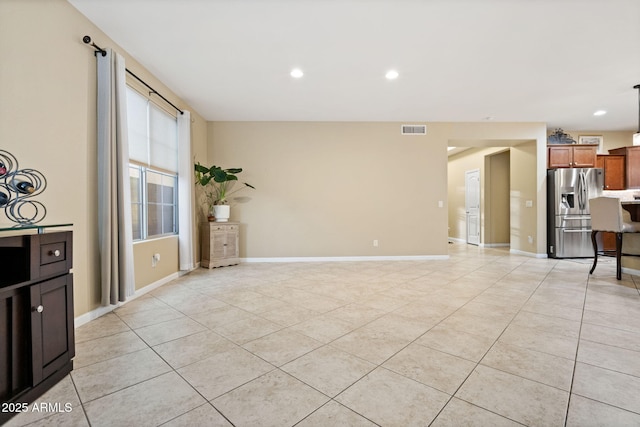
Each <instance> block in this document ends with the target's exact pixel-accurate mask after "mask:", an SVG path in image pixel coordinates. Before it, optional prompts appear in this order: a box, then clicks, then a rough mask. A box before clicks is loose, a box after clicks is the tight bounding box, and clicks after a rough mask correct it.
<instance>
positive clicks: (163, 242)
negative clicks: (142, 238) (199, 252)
mask: <svg viewBox="0 0 640 427" xmlns="http://www.w3.org/2000/svg"><path fill="white" fill-rule="evenodd" d="M155 254H159V255H160V261H158V262H157V263H156V265H155V267H154V266H153V265H152V263H151V258H152V257H153V256H154V255H155ZM133 258H134V262H135V266H136V270H135V278H136V290H139V289H142V288H144V287H145V286H147V285H149V284H151V283H154V282H157V281H160V280H162V279H164V278H166V277H168V276H171V275H172V274H174V273H175V272H177V271H178V269H179V262H178V238H177V237H176V236H170V237H163V238H160V239H153V240H149V241H146V242H139V243H134V244H133Z"/></svg>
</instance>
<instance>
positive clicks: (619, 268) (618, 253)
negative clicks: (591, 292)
mask: <svg viewBox="0 0 640 427" xmlns="http://www.w3.org/2000/svg"><path fill="white" fill-rule="evenodd" d="M621 261H622V233H616V279H618V280H620V279H622V265H621V264H622V262H621Z"/></svg>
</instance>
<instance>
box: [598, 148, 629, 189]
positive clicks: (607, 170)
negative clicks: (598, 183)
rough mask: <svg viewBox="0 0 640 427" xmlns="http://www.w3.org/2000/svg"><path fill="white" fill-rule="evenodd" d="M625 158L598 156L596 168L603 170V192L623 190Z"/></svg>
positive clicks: (619, 156) (612, 155)
mask: <svg viewBox="0 0 640 427" xmlns="http://www.w3.org/2000/svg"><path fill="white" fill-rule="evenodd" d="M624 164H625V156H621V155H614V154H611V155H608V156H607V155H605V154H599V155H598V157H597V159H596V167H597V168H602V169H603V170H604V189H605V190H624V189H625V185H624V184H625V183H624V175H625V168H624Z"/></svg>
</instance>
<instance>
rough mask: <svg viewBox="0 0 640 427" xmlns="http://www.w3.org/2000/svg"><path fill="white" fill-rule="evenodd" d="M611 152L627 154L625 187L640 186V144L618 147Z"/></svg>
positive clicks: (634, 187)
mask: <svg viewBox="0 0 640 427" xmlns="http://www.w3.org/2000/svg"><path fill="white" fill-rule="evenodd" d="M609 154H615V155H622V156H625V163H626V164H625V174H624V175H625V180H626V187H625V188H628V189H637V188H640V146H633V147H622V148H616V149H613V150H609Z"/></svg>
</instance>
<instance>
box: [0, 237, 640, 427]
mask: <svg viewBox="0 0 640 427" xmlns="http://www.w3.org/2000/svg"><path fill="white" fill-rule="evenodd" d="M589 267H590V265H589V264H588V262H587V261H577V260H562V261H559V260H550V259H533V258H528V257H523V256H518V255H510V254H509V252H508V250H506V249H483V248H477V247H474V246H467V245H462V244H454V245H450V259H449V260H441V261H395V262H392V261H389V262H332V263H286V264H282V263H260V264H242V265H239V266H235V267H226V268H221V269H215V270H212V271H209V270H205V269H199V270H197V271H194V272H193V273H191V274H189V275H187V276H184V277H182V278H180V279H178V280H175V281H174V282H172V283H169V284H167V285H165V286H163V287H161V288H159V289H156V290H155V291H153V292H151V293H150V294H146V295H144V296H142V297H140V298H138V299H136V300H133V301H131V302H130V303H128V304H126V305H124V306H123V307H121V308H119V309H117V310H116V311H115V312H113V313H110V314H108V315H106V316H103V317H102V318H99V319H97V320H94V321H93V322H91V323H89V324H87V325H84V326H82V327H80V328H79V329H78V330H77V331H76V339H77V357H76V359H75V370H74V371H73V372H72V374H71V375H70V376H68V377H67V378H65V379H64V381H62V382H61V383H60V384H58V385H57V386H56V387H54V388H53V389H52V390H51V391H50V392H48V393H47V394H46V395H45V396H43V397H42V398H41V399H39V402H48V403H54V402H59V403H62V404H64V403H69V404H70V405H71V408H72V410H71V411H70V412H67V413H64V412H62V413H53V414H52V413H46V412H45V413H43V412H29V413H27V414H22V415H19V416H17V417H15V418H14V419H13V420H11V422H10V423H9V425H12V426H17V425H25V424H29V425H34V426H37V425H61V426H76V425H77V426H88V425H91V426H132V425H135V426H157V425H165V426H230V425H235V426H252V427H253V426H277V427H281V426H293V425H298V426H306V427H309V426H322V427H324V426H329V425H339V426H374V425H381V426H402V427H404V426H412V425H416V426H427V425H433V426H438V427H442V426H461V425H467V426H515V425H530V426H564V425H567V426H580V427H584V426H592V425H593V426H596V425H607V426H623V425H634V426H635V425H640V293H639V291H638V286H636V284H640V279H639V278H637V277H632V276H629V275H624V277H623V280H622V281H617V280H615V272H614V263H613V262H611V261H608V262H607V261H606V260H604V261H603V262H601V263H599V266H598V269H597V270H596V274H595V275H593V276H591V277H590V276H589V274H588V270H589Z"/></svg>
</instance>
